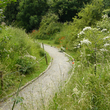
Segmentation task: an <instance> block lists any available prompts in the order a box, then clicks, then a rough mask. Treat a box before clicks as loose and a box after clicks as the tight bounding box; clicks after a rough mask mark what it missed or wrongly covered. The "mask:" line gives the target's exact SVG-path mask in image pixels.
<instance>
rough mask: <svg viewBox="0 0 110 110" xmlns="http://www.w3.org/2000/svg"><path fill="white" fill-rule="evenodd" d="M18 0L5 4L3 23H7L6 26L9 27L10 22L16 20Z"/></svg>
mask: <svg viewBox="0 0 110 110" xmlns="http://www.w3.org/2000/svg"><path fill="white" fill-rule="evenodd" d="M19 2H20V0H17V1H16V2H13V1H12V2H10V3H8V4H7V6H6V7H5V10H4V13H3V14H4V16H5V19H4V21H5V22H6V23H7V25H10V24H11V23H12V22H14V21H15V20H16V16H17V14H18V11H19V10H18V6H19Z"/></svg>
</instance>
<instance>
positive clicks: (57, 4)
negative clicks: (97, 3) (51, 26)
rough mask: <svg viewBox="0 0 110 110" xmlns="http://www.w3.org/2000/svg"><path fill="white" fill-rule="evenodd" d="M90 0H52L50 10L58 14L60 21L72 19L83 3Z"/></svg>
mask: <svg viewBox="0 0 110 110" xmlns="http://www.w3.org/2000/svg"><path fill="white" fill-rule="evenodd" d="M90 1H91V0H54V1H53V4H52V6H51V10H52V11H53V12H54V13H55V14H57V15H58V17H59V21H60V22H65V21H72V17H74V16H75V15H76V14H77V13H78V12H79V11H80V10H81V8H82V7H84V3H85V4H86V3H88V2H90Z"/></svg>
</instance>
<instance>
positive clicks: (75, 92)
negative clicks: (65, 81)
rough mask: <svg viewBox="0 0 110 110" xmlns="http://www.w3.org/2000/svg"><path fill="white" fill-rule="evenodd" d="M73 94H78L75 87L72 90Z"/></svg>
mask: <svg viewBox="0 0 110 110" xmlns="http://www.w3.org/2000/svg"><path fill="white" fill-rule="evenodd" d="M73 94H76V95H78V94H79V91H78V89H77V87H75V88H74V89H73Z"/></svg>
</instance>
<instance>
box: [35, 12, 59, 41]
mask: <svg viewBox="0 0 110 110" xmlns="http://www.w3.org/2000/svg"><path fill="white" fill-rule="evenodd" d="M57 20H58V16H57V15H55V14H53V13H47V14H46V15H45V16H43V17H42V21H41V23H40V28H39V32H38V33H37V34H36V38H38V39H53V38H52V35H53V34H55V33H56V32H59V31H60V28H61V24H60V23H58V22H57Z"/></svg>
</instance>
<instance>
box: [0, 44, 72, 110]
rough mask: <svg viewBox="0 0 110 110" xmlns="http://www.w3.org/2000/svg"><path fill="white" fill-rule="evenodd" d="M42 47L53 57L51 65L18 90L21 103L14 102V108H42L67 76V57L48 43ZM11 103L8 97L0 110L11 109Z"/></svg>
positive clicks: (39, 109) (68, 64)
mask: <svg viewBox="0 0 110 110" xmlns="http://www.w3.org/2000/svg"><path fill="white" fill-rule="evenodd" d="M44 48H45V51H47V52H48V53H49V55H50V56H51V57H52V58H53V62H52V66H51V67H50V69H49V70H48V71H46V73H44V74H43V75H42V76H41V77H39V78H38V79H37V80H36V81H34V82H33V83H32V84H30V85H28V86H27V87H26V88H24V89H23V90H21V91H20V92H19V96H20V97H23V98H24V99H23V102H22V103H23V104H20V103H18V104H16V105H15V107H14V110H44V106H46V105H47V104H48V102H49V100H51V99H52V97H53V96H54V94H55V92H57V91H59V89H60V86H62V85H63V84H64V81H65V80H66V79H67V78H68V72H69V70H70V69H71V63H69V62H68V60H69V59H68V57H66V56H65V54H64V53H62V52H59V50H58V49H56V48H54V47H51V46H49V45H45V46H44ZM12 105H13V101H12V98H10V99H8V100H7V101H6V102H3V103H1V104H0V110H11V108H12ZM25 108H26V109H25Z"/></svg>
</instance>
